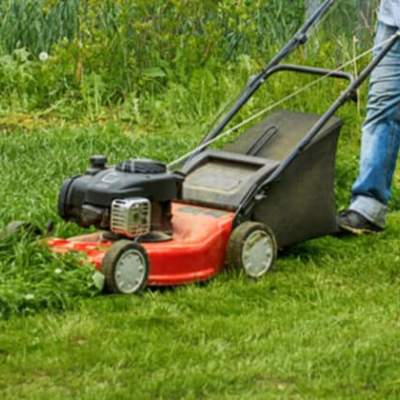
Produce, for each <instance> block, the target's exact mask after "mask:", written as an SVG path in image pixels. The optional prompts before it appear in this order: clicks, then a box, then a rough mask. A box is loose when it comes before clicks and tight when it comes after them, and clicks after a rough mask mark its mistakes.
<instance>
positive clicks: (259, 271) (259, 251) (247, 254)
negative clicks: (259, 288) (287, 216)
mask: <svg viewBox="0 0 400 400" xmlns="http://www.w3.org/2000/svg"><path fill="white" fill-rule="evenodd" d="M277 253H278V246H277V243H276V239H275V235H274V232H273V231H272V229H271V228H269V227H268V226H266V225H264V224H261V223H259V222H252V221H248V222H244V223H243V224H241V225H239V226H238V227H237V228H235V229H234V231H233V232H232V234H231V237H230V239H229V243H228V250H227V263H228V266H230V267H233V268H235V269H236V270H238V271H243V272H244V273H245V274H246V275H247V276H249V277H250V278H254V279H258V278H261V277H262V276H263V275H265V274H266V273H267V272H268V271H269V270H270V269H271V268H272V267H273V265H274V263H275V260H276V257H277Z"/></svg>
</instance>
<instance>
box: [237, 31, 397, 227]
mask: <svg viewBox="0 0 400 400" xmlns="http://www.w3.org/2000/svg"><path fill="white" fill-rule="evenodd" d="M399 40H400V30H399V31H398V32H397V34H395V35H393V37H392V38H391V40H389V41H388V42H387V44H386V45H385V46H383V48H382V49H381V51H380V52H379V54H378V55H377V56H376V57H375V58H374V59H373V60H372V61H371V62H370V63H369V64H368V65H367V67H365V69H364V70H363V71H361V73H360V75H359V76H358V77H357V78H356V79H352V80H351V82H350V84H349V86H348V87H347V89H346V90H345V91H344V92H342V93H341V94H340V96H339V97H338V98H337V99H336V101H335V102H334V103H333V104H332V105H331V107H330V108H329V109H328V111H326V112H325V114H323V115H322V116H321V117H320V119H319V120H318V121H317V122H316V123H315V125H314V126H313V127H312V128H311V129H310V131H309V132H308V133H307V134H306V135H305V136H304V138H303V139H302V140H301V141H300V142H299V143H298V145H297V146H296V147H295V148H294V150H293V151H292V152H291V153H290V154H289V156H288V157H287V158H286V159H285V160H283V161H282V162H281V164H280V165H279V166H278V168H277V169H276V170H275V171H274V172H272V174H271V175H269V176H267V177H265V176H264V177H261V178H260V180H259V181H258V182H256V183H255V184H254V185H253V186H252V188H251V189H250V190H249V191H248V193H247V195H246V197H245V198H244V199H243V201H242V203H241V204H240V205H239V207H238V209H237V211H236V215H235V220H234V224H235V225H237V224H238V223H240V222H241V221H243V220H244V219H246V218H248V217H249V216H250V215H251V213H252V211H253V209H254V207H255V206H256V204H257V202H258V200H261V199H263V198H265V196H266V191H267V190H268V188H269V187H270V186H271V185H272V184H273V183H275V182H276V181H277V180H278V179H279V177H280V176H281V175H282V174H283V173H284V172H285V170H286V169H287V168H288V167H289V166H290V165H291V164H292V162H293V161H294V160H295V159H296V158H297V157H298V156H299V155H300V154H301V153H302V152H303V150H304V149H306V148H307V147H308V146H309V145H310V143H311V142H312V141H313V139H314V138H315V137H316V136H317V135H318V133H320V131H321V129H322V128H323V127H324V126H325V125H326V124H327V123H328V121H329V120H330V119H331V118H332V117H333V116H334V114H335V113H336V111H337V110H338V109H339V108H341V107H342V106H343V105H344V104H345V103H346V102H347V101H348V100H350V99H351V96H352V93H354V92H356V91H357V89H358V88H359V87H360V86H361V85H362V84H363V83H364V81H365V80H366V79H367V78H368V77H369V75H370V74H371V72H372V71H373V70H374V69H375V68H376V67H377V66H378V64H379V63H380V62H381V61H382V59H383V58H384V57H385V56H386V54H387V53H389V51H390V50H391V49H392V48H393V46H394V45H395V44H396V43H397V41H399Z"/></svg>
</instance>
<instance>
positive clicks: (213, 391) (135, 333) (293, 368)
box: [0, 213, 400, 400]
mask: <svg viewBox="0 0 400 400" xmlns="http://www.w3.org/2000/svg"><path fill="white" fill-rule="evenodd" d="M399 223H400V214H399V213H396V214H394V215H392V216H391V219H390V229H389V230H388V232H387V233H385V234H382V235H378V236H376V237H366V238H352V239H346V240H340V239H337V238H325V239H322V240H317V241H312V242H309V243H307V244H304V245H301V246H298V247H296V248H293V249H292V250H291V251H289V252H286V253H285V254H281V257H280V258H279V261H278V263H277V266H276V269H275V271H274V272H272V273H270V274H269V275H268V276H266V277H265V278H264V279H263V280H261V281H259V282H251V281H249V280H248V279H246V278H245V277H243V276H238V275H235V274H228V273H226V274H223V275H222V276H220V277H218V278H216V279H215V280H213V281H211V282H209V283H208V284H205V285H191V286H187V287H183V288H178V289H174V290H149V291H147V292H145V293H144V295H143V296H140V297H110V296H108V297H101V298H97V299H93V300H87V301H85V302H84V303H82V304H81V307H80V310H79V311H75V312H70V313H67V314H62V315H56V314H54V313H52V314H48V315H46V314H41V315H38V316H36V317H29V318H25V319H21V318H14V319H11V320H9V321H3V322H1V323H0V332H1V333H0V359H1V362H0V392H1V393H2V399H4V400H5V399H22V398H27V399H65V398H74V399H77V398H79V399H94V398H96V399H154V398H165V399H177V398H187V399H191V398H193V399H198V398H207V399H208V398H211V399H224V398H226V399H265V398H356V399H358V398H371V399H375V398H398V396H399V395H400V390H399V384H400V382H399V374H400V366H399V362H398V360H399V356H400V354H399V353H400V351H399V347H398V342H399V339H400V337H399V328H400V318H399V305H400V304H399V289H400V287H399V285H400V273H399V265H398V256H397V254H399V250H400V249H399V241H398V240H397V237H398V235H399V233H400V229H399V228H398V226H399V225H400V224H399Z"/></svg>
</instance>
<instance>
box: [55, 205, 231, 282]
mask: <svg viewBox="0 0 400 400" xmlns="http://www.w3.org/2000/svg"><path fill="white" fill-rule="evenodd" d="M172 212H173V219H172V225H173V237H172V240H169V241H165V242H157V243H141V244H142V246H143V247H144V248H145V249H146V252H147V255H148V257H149V261H150V271H149V279H148V282H147V285H150V286H172V285H181V284H186V283H192V282H197V281H204V280H208V279H210V278H212V277H213V276H215V275H217V274H218V273H219V272H220V271H221V270H222V269H223V267H224V258H225V252H226V247H227V243H228V240H229V236H230V234H231V230H232V221H233V218H234V214H233V213H231V212H226V211H221V210H215V209H210V208H204V207H197V206H192V205H187V204H178V203H175V204H173V207H172ZM47 243H48V245H49V246H50V248H51V249H52V251H53V252H54V253H58V254H63V253H68V252H71V251H72V252H80V253H84V254H86V256H87V259H88V260H89V262H90V263H91V264H93V265H94V266H95V267H96V269H98V270H100V269H101V264H102V261H103V258H104V256H105V254H106V252H107V250H108V249H109V248H110V247H111V245H112V242H111V241H108V240H104V239H103V238H102V233H101V232H99V233H95V234H92V235H84V236H77V237H73V238H70V239H59V238H52V239H50V240H48V242H47Z"/></svg>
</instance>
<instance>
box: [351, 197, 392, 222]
mask: <svg viewBox="0 0 400 400" xmlns="http://www.w3.org/2000/svg"><path fill="white" fill-rule="evenodd" d="M349 209H350V210H352V211H356V212H358V213H359V214H361V215H362V216H363V217H365V218H366V219H367V220H368V221H370V222H372V223H373V224H375V225H377V226H379V227H380V228H384V227H385V223H386V214H387V212H388V208H387V207H386V206H385V205H384V204H382V203H381V202H379V201H378V200H375V199H373V198H372V197H366V196H357V197H356V198H355V199H354V201H353V202H352V203H351V206H350V207H349Z"/></svg>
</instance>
